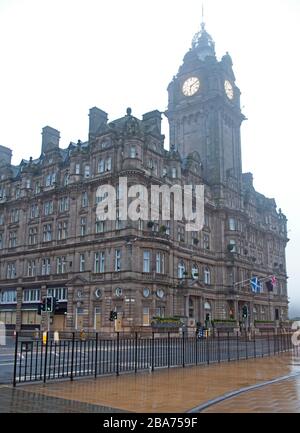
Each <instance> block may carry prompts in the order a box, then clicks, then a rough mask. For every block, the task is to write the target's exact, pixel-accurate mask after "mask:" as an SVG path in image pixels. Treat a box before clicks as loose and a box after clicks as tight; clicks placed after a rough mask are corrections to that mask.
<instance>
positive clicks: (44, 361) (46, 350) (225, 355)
mask: <svg viewBox="0 0 300 433" xmlns="http://www.w3.org/2000/svg"><path fill="white" fill-rule="evenodd" d="M291 336H292V333H289V332H284V333H283V332H282V333H275V331H268V332H265V333H263V334H260V335H259V336H258V335H255V334H254V333H253V334H252V333H242V334H240V333H236V334H234V333H232V332H227V333H226V332H222V333H220V332H217V333H215V334H214V335H213V336H207V337H202V338H199V337H197V336H195V337H189V336H187V335H185V334H182V335H181V336H176V335H174V334H171V333H165V334H162V333H159V334H156V333H154V332H153V333H152V334H150V335H148V336H142V335H140V334H138V333H136V334H134V335H130V336H124V335H121V334H119V333H117V334H116V336H115V337H109V338H105V337H104V336H103V335H99V334H97V333H95V334H90V335H80V334H75V333H69V334H68V335H67V336H65V337H63V338H62V336H61V335H60V339H59V340H57V338H56V339H54V335H53V334H52V333H47V334H45V335H44V338H42V339H40V338H39V337H38V336H37V335H36V336H35V338H31V339H29V338H28V337H26V336H25V337H24V336H22V335H21V334H19V333H16V335H15V361H14V378H13V384H14V386H16V384H18V383H23V382H31V381H43V382H47V381H48V380H55V379H64V378H68V379H70V380H73V379H74V378H77V377H81V376H94V377H97V376H101V375H108V374H116V375H119V374H121V373H125V372H135V373H136V372H137V371H140V370H146V369H148V370H149V371H154V370H155V369H157V368H163V367H167V368H170V367H179V366H182V367H185V366H188V365H200V364H210V363H216V362H219V363H220V362H224V361H227V362H230V361H234V360H242V359H248V358H258V357H265V356H272V355H276V354H278V353H281V352H285V351H289V350H291V349H293V348H294V349H297V350H298V346H293V344H292V339H291Z"/></svg>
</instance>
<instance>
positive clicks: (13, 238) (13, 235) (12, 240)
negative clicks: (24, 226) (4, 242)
mask: <svg viewBox="0 0 300 433" xmlns="http://www.w3.org/2000/svg"><path fill="white" fill-rule="evenodd" d="M8 236H9V237H8V246H9V248H15V247H16V246H17V232H15V231H13V232H9V235H8Z"/></svg>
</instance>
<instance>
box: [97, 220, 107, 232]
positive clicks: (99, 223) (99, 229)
mask: <svg viewBox="0 0 300 433" xmlns="http://www.w3.org/2000/svg"><path fill="white" fill-rule="evenodd" d="M104 231H105V221H99V220H97V221H96V233H103V232H104Z"/></svg>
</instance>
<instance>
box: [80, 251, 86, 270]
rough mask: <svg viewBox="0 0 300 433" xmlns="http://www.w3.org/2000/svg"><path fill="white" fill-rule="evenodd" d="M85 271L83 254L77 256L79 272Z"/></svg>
mask: <svg viewBox="0 0 300 433" xmlns="http://www.w3.org/2000/svg"><path fill="white" fill-rule="evenodd" d="M84 271H85V254H80V256H79V272H84Z"/></svg>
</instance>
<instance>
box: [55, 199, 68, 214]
mask: <svg viewBox="0 0 300 433" xmlns="http://www.w3.org/2000/svg"><path fill="white" fill-rule="evenodd" d="M58 209H59V212H67V211H68V210H69V197H62V198H60V199H59V202H58Z"/></svg>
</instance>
